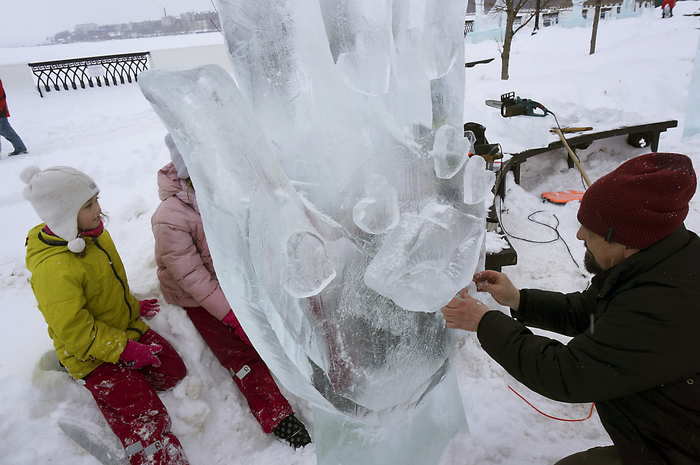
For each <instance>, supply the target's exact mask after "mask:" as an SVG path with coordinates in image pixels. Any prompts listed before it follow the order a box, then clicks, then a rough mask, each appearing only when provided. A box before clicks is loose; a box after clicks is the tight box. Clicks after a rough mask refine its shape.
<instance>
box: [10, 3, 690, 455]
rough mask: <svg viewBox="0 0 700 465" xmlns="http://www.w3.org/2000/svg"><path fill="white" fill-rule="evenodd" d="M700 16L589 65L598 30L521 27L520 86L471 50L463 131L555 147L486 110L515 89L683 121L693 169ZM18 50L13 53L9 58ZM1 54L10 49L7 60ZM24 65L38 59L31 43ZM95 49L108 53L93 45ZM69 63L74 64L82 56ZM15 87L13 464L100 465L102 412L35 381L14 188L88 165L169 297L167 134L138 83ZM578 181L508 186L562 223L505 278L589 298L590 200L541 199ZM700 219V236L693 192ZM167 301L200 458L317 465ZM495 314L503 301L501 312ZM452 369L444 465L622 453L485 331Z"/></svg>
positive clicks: (146, 293) (682, 9)
mask: <svg viewBox="0 0 700 465" xmlns="http://www.w3.org/2000/svg"><path fill="white" fill-rule="evenodd" d="M699 6H700V3H698V2H690V1H688V2H679V3H678V4H677V6H676V8H675V16H674V17H673V18H671V19H664V20H662V19H661V13H660V10H659V9H656V10H650V11H646V12H645V13H644V14H643V15H642V16H641V17H639V18H631V19H624V20H617V21H603V22H602V23H601V25H600V28H599V32H598V42H597V51H596V53H595V54H594V55H592V56H590V55H588V48H589V40H590V28H588V29H583V28H574V29H567V28H565V27H563V26H562V25H559V26H554V27H549V28H543V29H541V30H540V32H539V33H538V34H537V35H535V36H531V35H529V33H528V32H527V31H522V32H521V33H519V34H518V35H517V36H516V39H515V43H514V47H513V55H512V58H511V68H510V76H511V79H510V80H509V81H501V80H500V79H499V75H500V62H499V59H498V53H499V49H498V46H497V44H496V43H495V42H493V41H487V42H481V43H478V44H470V43H467V50H466V60H467V61H473V60H479V59H483V58H489V57H495V58H496V60H494V61H493V62H492V63H490V64H487V65H477V66H475V67H474V68H467V69H466V84H467V85H466V89H467V92H466V95H465V121H476V122H479V123H481V124H483V125H485V126H486V128H487V131H486V136H487V138H488V139H489V141H490V142H499V143H501V144H502V146H503V148H504V150H505V151H506V152H516V151H519V150H522V149H525V148H529V147H533V146H535V145H536V144H538V143H541V142H543V141H546V140H548V139H549V138H550V137H552V136H551V135H550V134H549V128H550V127H552V126H553V125H554V121H553V119H552V118H551V117H547V118H524V117H520V118H509V119H503V118H501V117H500V115H499V113H498V110H496V109H493V108H490V107H487V106H485V105H484V100H485V99H498V98H499V96H500V95H501V94H503V93H505V92H509V91H515V92H516V93H517V94H518V95H519V96H521V97H523V98H531V99H533V100H537V101H539V102H541V103H543V104H544V105H545V106H546V107H547V108H548V109H550V110H552V111H553V112H554V113H555V114H556V115H557V117H558V119H559V122H560V124H561V125H562V126H592V127H593V128H594V130H599V129H605V128H608V127H613V126H616V125H624V124H636V123H642V122H651V121H663V120H668V119H676V120H678V123H679V127H678V128H676V129H671V130H669V131H668V132H667V133H664V134H662V136H661V143H660V150H662V151H672V152H679V153H684V154H687V155H688V156H690V157H691V158H692V159H693V162H694V164H695V166H696V169H697V168H698V167H700V136H695V137H693V138H690V139H686V140H684V139H682V137H681V136H682V133H683V125H684V120H685V110H686V106H687V102H688V90H689V85H690V80H691V75H692V71H693V65H694V60H695V57H696V51H697V48H698V38H699V35H700V31H699V30H698V18H697V17H691V16H683V13H690V12H695V11H697V10H698V7H699ZM178 40H182V39H181V38H178ZM198 40H201V39H198ZM93 46H94V45H91V46H90V47H93ZM113 46H114V43H111V45H110V47H113ZM72 47H75V46H72ZM22 52H23V50H22V49H12V54H13V56H16V55H17V54H18V53H19V54H21V53H22ZM5 53H6V50H5V49H0V55H5ZM8 53H9V52H8ZM26 53H27V55H28V56H36V52H35V51H32V49H30V48H28V49H26ZM107 53H110V52H107ZM81 54H84V55H88V56H89V55H95V54H96V53H95V52H94V51H93V49H92V48H90V49H89V50H85V53H81ZM98 54H99V53H98ZM69 55H70V56H76V50H75V48H74V49H72V50H71V51H70V53H69ZM26 61H31V60H30V59H27V60H26ZM0 77H1V76H0ZM6 91H7V94H8V103H9V106H10V110H11V112H12V117H11V119H10V122H11V124H12V125H13V127H14V128H15V129H16V130H17V132H18V133H19V134H20V135H21V137H22V138H23V139H24V141H25V142H26V144H27V146H28V147H29V150H30V153H29V154H28V155H24V156H21V157H13V158H8V157H7V153H8V152H9V151H11V146H10V144H9V143H8V142H7V141H5V140H3V141H2V152H1V160H0V217H1V218H3V222H2V223H3V225H4V226H3V238H4V240H3V241H2V246H0V289H1V292H0V309H2V310H1V311H2V318H3V325H2V326H1V327H0V393H1V394H2V396H1V398H2V402H0V464H3V465H4V464H7V465H10V464H12V465H30V464H37V463H59V464H71V465H93V464H96V463H97V462H96V460H95V459H94V458H93V457H92V456H90V455H89V454H87V453H86V452H85V451H84V450H82V449H81V448H80V447H79V446H78V445H76V444H75V443H73V442H72V441H71V440H70V439H68V438H67V437H66V436H65V435H64V434H63V432H62V431H61V430H60V429H59V428H58V426H57V424H56V422H57V420H59V419H60V418H61V417H62V416H63V415H64V414H65V413H66V412H69V411H72V412H77V413H78V414H81V415H83V414H84V415H88V414H89V411H90V409H91V408H96V407H94V406H93V405H92V404H91V399H90V396H89V394H88V392H87V391H86V390H84V389H83V388H82V387H81V386H79V385H78V384H77V383H74V382H72V381H71V380H70V379H69V378H68V376H67V375H65V374H62V373H59V372H52V371H42V370H39V369H37V363H38V361H39V360H40V358H41V357H42V355H43V354H44V353H46V352H47V351H50V350H52V347H51V342H50V339H49V338H48V336H47V334H46V324H45V322H44V321H43V318H42V316H41V314H40V312H39V311H38V310H37V309H36V302H35V300H34V297H33V294H32V292H31V288H30V285H29V281H28V278H29V276H28V271H27V269H26V267H25V265H24V247H23V246H22V245H23V243H24V237H25V235H26V232H27V231H28V230H29V229H30V228H31V227H32V226H34V225H35V224H37V223H38V222H39V219H38V218H37V217H36V215H35V213H34V212H33V210H32V209H31V206H30V205H29V203H28V202H26V201H25V200H24V199H23V198H22V195H21V190H22V188H23V184H22V182H21V181H20V180H19V177H18V176H19V172H20V171H21V170H22V169H23V168H24V167H26V166H28V165H30V164H36V165H38V166H40V167H42V168H46V167H49V166H53V165H70V166H75V167H77V168H79V169H81V170H83V171H85V172H86V173H88V174H89V175H90V176H91V177H93V179H95V180H96V181H97V183H98V185H99V186H100V188H101V190H102V192H101V204H102V206H103V208H104V209H105V211H106V212H107V213H108V214H109V216H110V222H109V224H108V228H109V230H110V232H111V233H112V236H113V238H114V240H115V243H116V244H117V246H118V248H119V250H120V254H121V256H122V259H123V260H124V262H125V265H126V269H127V272H128V274H129V281H130V284H131V286H132V289H133V291H134V293H135V294H136V295H137V297H140V298H146V297H149V298H150V297H158V298H160V297H161V296H160V291H159V286H158V282H157V279H156V276H155V262H154V260H153V254H152V247H153V237H152V235H151V231H150V216H151V214H152V213H153V211H154V210H155V208H156V207H157V205H158V196H157V188H156V182H155V176H156V172H157V170H158V169H159V168H160V167H161V166H163V165H164V164H165V163H166V162H168V161H169V156H168V151H167V149H166V147H165V146H164V144H163V136H164V135H165V130H164V128H163V125H162V124H161V123H160V121H159V120H158V118H157V116H156V115H155V113H154V112H153V110H152V109H151V107H150V105H149V104H148V103H147V102H146V100H145V99H144V98H143V96H142V95H141V93H140V91H139V88H138V86H136V85H124V86H118V87H111V88H100V89H88V90H79V91H69V92H64V91H61V92H51V93H49V94H47V95H46V97H45V98H43V99H42V98H40V97H39V95H38V93H37V92H36V91H33V90H31V89H19V88H18V89H13V88H6ZM646 151H647V150H645V149H633V148H631V147H630V146H628V145H627V144H626V143H625V142H624V140H623V139H614V140H608V141H605V142H598V143H595V144H593V145H591V147H589V148H588V149H587V150H586V151H583V152H581V161H582V163H583V166H584V167H585V169H586V171H587V173H588V175H589V176H590V178H591V179H592V180H595V179H597V178H599V177H600V176H602V175H604V174H606V173H608V172H609V171H611V170H612V169H614V168H615V167H617V166H618V165H619V164H620V163H622V162H623V161H625V160H627V159H629V158H631V157H633V156H635V155H638V154H641V153H644V152H646ZM582 186H583V184H582V181H581V178H580V176H579V174H578V172H577V171H576V170H575V169H568V167H567V163H566V158H565V154H564V152H563V151H562V152H557V153H551V154H545V155H540V156H538V157H535V158H533V159H531V161H528V162H527V163H526V164H525V165H524V167H523V170H522V183H521V185H516V184H515V183H514V182H512V179H511V180H510V182H509V183H508V187H509V192H508V194H507V197H506V200H505V202H504V205H503V207H504V209H505V211H504V213H503V215H502V223H503V225H504V226H505V227H506V229H507V230H508V231H509V232H511V233H512V234H514V235H517V236H519V237H522V238H528V239H531V240H534V241H547V240H549V239H551V238H554V237H556V234H555V232H554V231H552V230H551V229H547V228H546V227H544V226H542V225H539V224H536V223H534V222H532V221H529V220H528V216H529V215H531V214H532V213H533V212H537V211H541V212H540V213H537V214H535V215H534V219H536V220H538V221H542V222H545V223H547V224H550V225H552V226H553V225H555V223H556V222H557V221H558V224H559V225H558V231H559V234H560V235H561V237H562V240H559V241H555V242H550V243H534V242H526V241H522V240H517V239H512V240H511V242H512V243H513V246H514V247H515V248H516V250H517V252H518V264H517V265H515V266H510V267H507V268H505V269H504V271H505V272H506V273H507V274H508V275H509V276H510V278H511V279H512V281H513V282H514V283H515V284H516V286H520V287H540V288H545V289H552V290H560V291H574V290H580V289H583V288H585V287H586V285H587V283H588V278H589V276H588V275H586V274H585V272H584V271H582V269H580V268H578V267H577V265H576V264H575V263H574V260H572V258H571V257H570V256H569V253H568V252H567V247H566V246H565V244H564V242H566V244H568V247H569V248H570V249H571V253H572V255H573V257H574V258H575V260H576V262H578V263H579V265H580V264H581V262H582V256H583V246H582V244H580V243H579V241H578V240H576V238H575V234H576V230H577V228H578V223H577V221H576V211H577V205H575V204H574V203H572V204H569V205H566V206H557V205H553V204H548V203H543V202H542V200H541V198H540V194H541V193H542V192H545V191H550V190H561V189H581V188H582ZM686 225H687V226H688V227H689V228H690V229H691V230H694V231H696V232H698V231H700V212H699V207H698V202H697V196H696V197H695V199H694V201H693V202H692V203H691V210H690V214H689V216H688V219H687V220H686ZM160 300H161V305H162V311H161V313H160V314H159V315H158V316H157V317H156V318H154V319H153V320H152V321H151V322H150V324H151V325H152V326H153V327H154V328H155V329H156V330H157V331H159V332H160V333H161V334H162V335H163V336H164V337H166V338H167V339H168V340H169V341H171V342H172V343H173V345H174V346H175V347H176V348H177V349H178V351H179V352H180V353H181V354H182V356H183V358H184V360H185V362H186V364H187V366H188V369H189V378H188V379H187V380H186V382H183V383H182V384H181V385H180V386H178V387H177V388H176V389H175V390H173V391H171V392H168V393H165V394H163V396H162V397H163V400H164V402H165V404H166V405H167V407H168V409H169V411H170V413H171V416H172V418H173V430H174V432H175V433H176V434H177V435H178V437H179V438H180V440H181V441H182V443H183V445H184V447H185V450H186V451H187V454H188V456H189V458H190V460H191V463H192V464H202V465H204V464H207V465H209V464H231V465H235V464H245V465H250V464H263V463H264V464H277V463H284V464H298V465H310V464H314V463H315V461H316V458H315V446H314V445H311V446H309V447H307V448H305V449H304V450H300V451H293V450H292V449H290V448H289V447H287V446H285V445H283V444H281V443H279V442H277V441H276V440H275V439H273V438H269V437H266V436H264V435H263V434H262V433H261V431H260V428H259V426H258V425H257V423H256V422H255V420H254V419H253V417H252V415H251V414H250V412H249V411H248V408H247V406H246V404H245V399H244V398H243V396H242V395H241V394H240V393H239V392H238V391H237V389H236V388H235V386H234V385H233V383H232V382H231V381H230V378H229V376H228V374H227V373H226V372H225V370H224V369H223V368H222V367H221V366H220V365H219V364H218V362H217V361H216V359H215V358H214V356H213V355H212V354H211V352H210V351H209V350H208V349H207V348H206V347H205V345H204V344H203V342H202V340H201V339H200V337H199V336H198V334H197V332H196V331H195V329H194V327H193V326H192V325H191V323H190V322H189V320H188V319H187V317H186V315H185V313H184V312H183V311H182V310H181V309H180V308H178V307H175V306H171V305H168V304H166V303H165V302H164V301H163V300H162V299H160ZM490 305H492V308H495V307H497V305H496V304H495V303H493V302H490ZM550 336H551V335H550ZM557 337H558V336H557ZM564 339H565V338H561V340H564ZM455 365H456V369H457V373H458V379H459V383H460V390H461V393H462V400H463V403H464V408H465V411H466V414H467V418H468V421H469V427H470V430H471V434H470V435H463V436H460V437H458V438H456V439H455V440H454V441H452V443H451V444H450V446H449V447H448V449H447V450H446V451H445V453H444V455H443V458H442V461H441V465H457V464H460V465H463V464H545V463H554V462H556V460H558V459H559V458H561V457H563V456H565V455H567V454H571V453H573V452H576V451H579V450H583V449H586V448H589V447H593V446H596V445H605V444H609V443H610V440H609V438H608V436H607V434H606V433H605V431H604V430H603V428H602V427H601V425H600V422H599V420H598V417H597V415H596V414H595V413H594V414H593V417H592V418H591V419H589V420H587V421H582V422H562V421H556V420H552V419H549V418H546V417H545V416H543V415H540V414H539V413H537V412H536V411H535V410H533V409H532V408H531V407H530V406H528V405H527V404H526V403H525V402H523V401H522V400H521V399H519V398H518V397H517V396H516V395H515V394H513V393H512V392H511V391H510V390H509V388H508V386H509V385H510V386H512V387H513V388H514V389H515V390H516V391H518V392H519V393H520V394H522V395H523V396H525V397H526V398H527V399H528V400H529V401H530V402H532V403H533V404H534V405H536V406H537V407H538V408H539V409H540V410H543V411H544V412H546V413H548V414H550V415H553V416H557V417H560V418H569V419H576V418H585V417H586V416H587V415H588V412H589V410H590V404H584V405H578V404H574V405H571V404H561V403H557V402H553V401H550V400H547V399H545V398H543V397H541V396H539V395H537V394H535V393H533V392H531V391H529V390H528V389H527V388H525V387H523V386H521V385H519V384H518V383H517V382H515V381H514V380H513V379H512V378H511V377H510V376H509V375H507V373H505V371H504V370H503V369H502V368H501V367H500V366H498V365H497V364H496V363H495V362H493V361H492V360H491V359H490V358H489V357H488V356H487V355H486V354H485V353H484V352H483V351H482V350H481V349H480V347H479V344H478V341H477V340H476V338H475V337H474V336H473V335H471V334H467V333H464V337H463V344H462V346H461V349H460V350H459V352H458V355H457V357H456V360H455ZM199 380H201V383H200V381H199ZM199 388H201V392H199V390H200V389H199ZM289 398H290V400H291V403H292V404H293V406H294V407H295V408H296V410H297V411H298V412H299V414H300V416H301V418H302V419H303V420H304V422H305V423H306V424H307V425H309V427H310V430H311V432H312V434H313V424H312V416H311V411H310V406H309V405H308V404H307V403H306V402H304V401H302V400H300V399H298V398H295V397H294V396H292V395H289Z"/></svg>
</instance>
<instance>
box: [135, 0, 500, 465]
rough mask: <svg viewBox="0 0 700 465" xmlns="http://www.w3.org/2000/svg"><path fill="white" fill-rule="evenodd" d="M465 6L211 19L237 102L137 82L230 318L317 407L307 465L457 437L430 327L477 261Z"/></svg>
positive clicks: (220, 90)
mask: <svg viewBox="0 0 700 465" xmlns="http://www.w3.org/2000/svg"><path fill="white" fill-rule="evenodd" d="M465 3H466V2H464V1H463V0H459V1H452V0H444V1H438V0H433V1H431V0H427V1H425V2H421V1H417V0H410V1H409V0H406V1H391V0H385V1H376V0H356V1H347V0H344V1H341V0H321V1H320V3H319V2H318V1H317V2H313V1H311V0H296V1H281V0H256V1H254V2H252V1H249V0H235V1H234V0H220V1H218V9H219V14H220V18H221V23H222V27H223V30H224V35H225V38H226V45H227V48H228V51H229V54H230V57H231V60H232V64H233V67H234V70H235V78H236V83H237V84H236V83H234V81H233V79H232V78H231V77H230V76H229V75H228V74H227V73H226V72H225V71H224V70H223V69H221V68H219V67H216V66H204V67H200V68H195V69H191V70H181V71H162V70H152V71H148V72H146V73H143V74H142V75H140V76H139V84H140V86H141V89H142V91H143V93H144V95H145V96H146V98H147V99H148V100H149V101H150V102H151V104H152V105H153V107H154V108H155V110H156V112H157V113H158V115H159V116H160V118H161V119H162V121H163V123H164V124H165V126H166V127H167V129H168V130H169V131H170V133H171V134H172V136H173V138H174V140H175V142H176V145H177V147H178V149H179V150H180V152H181V153H182V155H183V157H184V159H185V161H186V163H187V165H188V168H189V172H190V175H191V177H192V180H193V183H194V186H195V188H196V189H197V199H198V203H199V206H200V210H201V213H202V219H203V221H204V227H205V231H206V233H207V239H208V242H209V244H210V248H211V250H212V255H213V257H214V263H215V267H216V271H217V275H218V278H219V281H220V282H221V286H222V288H223V289H224V292H225V293H226V295H227V297H228V299H229V302H230V303H231V306H232V308H233V309H234V310H235V312H236V314H237V316H238V319H239V321H240V322H241V324H242V326H243V328H244V329H245V331H246V333H247V334H248V335H249V337H250V340H251V341H252V342H253V344H254V345H255V348H256V349H257V350H258V351H259V352H260V354H261V356H262V357H263V359H264V360H265V362H266V363H267V364H268V366H269V367H270V369H271V370H272V371H273V373H274V374H275V375H276V376H277V377H278V378H279V379H280V380H281V382H282V383H283V384H284V386H285V387H286V388H287V389H289V390H290V391H292V392H293V393H294V394H296V395H298V396H300V397H303V398H305V399H307V400H308V401H310V402H311V403H312V405H313V406H314V430H315V442H316V446H317V454H318V462H319V463H320V464H335V463H342V464H355V463H357V464H360V463H362V464H375V463H376V464H379V463H382V464H390V463H396V464H413V463H415V464H418V463H421V464H430V463H437V461H438V460H439V458H440V456H441V454H442V451H443V449H444V447H445V445H446V444H447V442H448V441H449V440H450V439H451V438H452V437H453V436H454V435H455V434H457V432H459V431H463V430H465V429H466V420H465V416H464V411H463V408H462V406H461V400H460V396H459V391H458V389H457V386H456V377H455V375H454V370H452V369H451V365H450V362H449V356H450V354H451V353H452V351H453V348H454V334H453V331H452V330H449V329H447V328H446V327H445V325H444V323H443V320H442V317H441V315H440V313H439V312H437V311H438V310H439V309H440V308H441V307H442V306H443V305H445V304H446V303H447V302H448V301H449V300H450V299H451V298H452V297H453V296H454V295H455V294H456V293H457V292H459V290H460V289H462V288H463V287H465V286H467V285H468V283H469V282H470V280H471V276H472V274H473V273H474V271H475V270H476V268H477V266H478V265H479V263H480V261H482V260H483V238H484V232H485V220H484V216H485V215H484V213H485V209H484V200H483V199H484V198H485V196H486V195H485V194H484V195H480V194H479V192H474V191H475V190H477V189H476V188H472V187H471V186H472V185H474V186H477V185H478V186H481V187H480V188H479V189H482V190H484V191H485V192H486V193H487V192H488V189H489V188H490V186H489V185H488V182H484V179H485V176H484V173H483V172H479V171H478V170H474V169H471V170H467V169H466V168H463V167H464V166H465V165H466V166H470V162H467V158H468V155H469V150H470V148H471V147H470V145H471V144H470V143H469V141H466V139H463V138H461V127H462V124H463V122H462V107H463V100H464V97H463V95H464V74H463V73H464V71H463V70H464V66H463V64H462V63H463V53H464V51H463V38H462V28H463V26H462V20H463V13H464V11H465V7H466V4H465ZM455 134H459V136H456V135H455ZM465 141H466V142H465ZM482 171H483V170H482ZM465 173H467V174H466V176H467V178H464V176H465ZM472 178H473V179H472ZM465 186H467V187H468V190H469V193H468V195H467V194H465ZM465 199H476V203H474V204H465V203H464V200H465ZM436 312H437V313H436Z"/></svg>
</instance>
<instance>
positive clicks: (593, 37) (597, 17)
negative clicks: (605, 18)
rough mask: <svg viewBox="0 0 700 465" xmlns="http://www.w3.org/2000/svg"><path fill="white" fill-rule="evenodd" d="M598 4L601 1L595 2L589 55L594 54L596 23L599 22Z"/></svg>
mask: <svg viewBox="0 0 700 465" xmlns="http://www.w3.org/2000/svg"><path fill="white" fill-rule="evenodd" d="M600 4H601V0H596V1H595V18H593V32H591V51H590V53H589V55H593V54H594V53H595V42H596V38H597V37H598V21H600Z"/></svg>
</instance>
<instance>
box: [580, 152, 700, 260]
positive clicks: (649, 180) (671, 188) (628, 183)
mask: <svg viewBox="0 0 700 465" xmlns="http://www.w3.org/2000/svg"><path fill="white" fill-rule="evenodd" d="M696 186H697V179H696V176H695V171H694V170H693V164H692V162H691V161H690V158H688V157H687V156H685V155H680V154H677V153H648V154H646V155H640V156H638V157H635V158H632V159H631V160H628V161H626V162H625V163H623V164H622V165H620V166H619V167H618V168H617V169H615V170H614V171H612V172H611V173H608V174H606V175H605V176H603V177H602V178H600V179H598V180H597V181H596V182H594V183H593V184H592V185H591V186H590V187H589V188H588V190H587V191H586V193H585V194H584V196H583V199H582V200H581V207H580V208H579V211H578V221H579V222H580V223H581V224H582V225H583V226H584V227H585V228H586V229H588V230H590V231H593V232H594V233H596V234H598V235H599V236H602V237H604V238H605V239H606V240H607V241H609V242H617V243H619V244H623V245H626V246H628V247H633V248H635V249H646V248H647V247H649V246H650V245H652V244H654V243H656V242H658V241H660V240H661V239H663V238H664V237H666V236H668V235H669V234H671V233H672V232H673V231H675V230H676V229H678V227H680V226H681V225H682V224H683V220H685V217H686V216H687V215H688V202H690V199H692V198H693V194H695V188H696Z"/></svg>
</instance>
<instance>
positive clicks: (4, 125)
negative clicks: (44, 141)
mask: <svg viewBox="0 0 700 465" xmlns="http://www.w3.org/2000/svg"><path fill="white" fill-rule="evenodd" d="M0 136H2V137H4V138H5V139H7V140H9V141H10V143H11V144H12V146H13V147H14V148H15V151H16V152H24V151H25V150H27V147H26V146H25V145H24V142H22V139H21V138H20V137H19V136H18V135H17V133H16V132H15V130H14V129H12V126H10V122H9V121H8V120H7V118H0ZM0 147H1V146H0Z"/></svg>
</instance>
